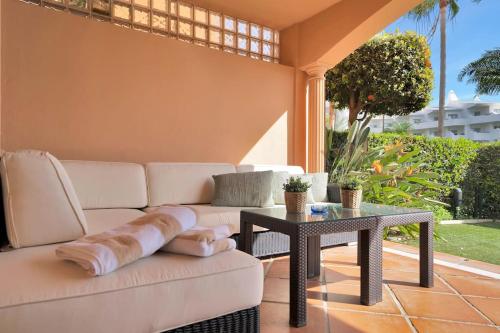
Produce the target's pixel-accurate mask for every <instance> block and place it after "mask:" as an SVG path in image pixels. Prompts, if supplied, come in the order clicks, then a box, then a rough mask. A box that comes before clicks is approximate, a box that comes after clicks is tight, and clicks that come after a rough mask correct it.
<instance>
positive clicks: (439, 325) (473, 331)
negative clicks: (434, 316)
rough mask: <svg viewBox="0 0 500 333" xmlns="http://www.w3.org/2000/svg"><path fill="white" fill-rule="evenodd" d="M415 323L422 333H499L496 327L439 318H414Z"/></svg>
mask: <svg viewBox="0 0 500 333" xmlns="http://www.w3.org/2000/svg"><path fill="white" fill-rule="evenodd" d="M411 321H412V323H413V325H414V326H415V328H416V329H417V331H418V332H420V333H444V332H450V333H498V331H497V330H496V328H494V327H491V326H483V325H475V324H463V323H453V322H446V321H438V320H429V319H421V318H412V319H411Z"/></svg>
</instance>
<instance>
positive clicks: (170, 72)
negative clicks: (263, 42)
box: [1, 0, 303, 163]
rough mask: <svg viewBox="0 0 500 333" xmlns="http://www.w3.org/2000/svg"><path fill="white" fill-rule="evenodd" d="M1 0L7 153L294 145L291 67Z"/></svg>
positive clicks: (218, 150)
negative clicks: (21, 150)
mask: <svg viewBox="0 0 500 333" xmlns="http://www.w3.org/2000/svg"><path fill="white" fill-rule="evenodd" d="M1 5H2V10H1V12H2V23H1V27H2V35H3V39H2V82H3V84H2V97H3V99H2V110H1V129H2V132H1V147H2V149H4V150H15V149H20V148H35V149H43V150H48V151H50V152H53V153H54V154H55V155H56V156H58V157H59V158H63V159H91V160H118V161H138V162H143V161H153V160H154V161H220V162H232V163H239V162H241V161H244V162H255V163H287V161H288V162H289V163H293V162H294V161H295V157H294V155H297V154H299V153H301V152H300V151H299V152H297V150H296V148H295V146H294V142H295V140H296V139H297V138H296V137H295V132H296V130H295V129H294V124H295V122H296V121H297V120H296V118H297V117H298V116H297V115H296V114H295V110H294V109H295V106H296V103H299V104H300V103H301V98H299V97H297V96H296V94H295V87H296V86H297V84H298V83H297V73H296V72H295V70H294V69H293V68H292V67H288V66H283V65H277V64H268V63H265V62H262V61H255V60H251V59H248V58H243V57H239V56H234V55H229V54H225V53H222V52H220V51H214V50H210V49H208V48H204V47H198V46H193V45H189V44H187V43H183V42H180V41H177V40H172V39H168V38H163V37H159V36H155V35H152V34H149V33H143V32H138V31H133V30H130V29H126V28H122V27H117V26H114V25H111V24H109V23H101V22H95V21H91V20H89V19H86V18H80V17H77V16H75V15H70V14H68V13H62V12H56V11H53V10H50V9H46V8H41V7H38V6H33V5H28V4H25V3H21V2H20V1H18V0H1ZM300 76H301V75H299V80H300V79H301V78H300ZM302 79H303V78H302ZM298 122H299V124H300V122H301V120H300V119H299V120H298ZM299 132H300V131H299ZM297 160H298V161H300V158H298V159H297Z"/></svg>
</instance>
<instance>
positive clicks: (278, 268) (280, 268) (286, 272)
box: [267, 261, 290, 279]
mask: <svg viewBox="0 0 500 333" xmlns="http://www.w3.org/2000/svg"><path fill="white" fill-rule="evenodd" d="M267 277H277V278H281V279H288V278H289V277H290V263H289V262H288V261H273V263H272V264H271V268H270V269H269V272H268V273H267Z"/></svg>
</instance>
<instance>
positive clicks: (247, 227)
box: [238, 220, 253, 255]
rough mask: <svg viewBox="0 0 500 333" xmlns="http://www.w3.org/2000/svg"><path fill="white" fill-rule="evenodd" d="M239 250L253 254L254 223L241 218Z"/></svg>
mask: <svg viewBox="0 0 500 333" xmlns="http://www.w3.org/2000/svg"><path fill="white" fill-rule="evenodd" d="M238 250H240V251H243V252H246V253H248V254H250V255H253V224H252V223H249V222H245V221H243V220H240V237H239V238H238Z"/></svg>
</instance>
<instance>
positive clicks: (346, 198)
mask: <svg viewBox="0 0 500 333" xmlns="http://www.w3.org/2000/svg"><path fill="white" fill-rule="evenodd" d="M340 194H341V198H342V207H343V208H351V209H359V207H360V206H361V199H362V198H363V190H344V189H342V190H341V191H340Z"/></svg>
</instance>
